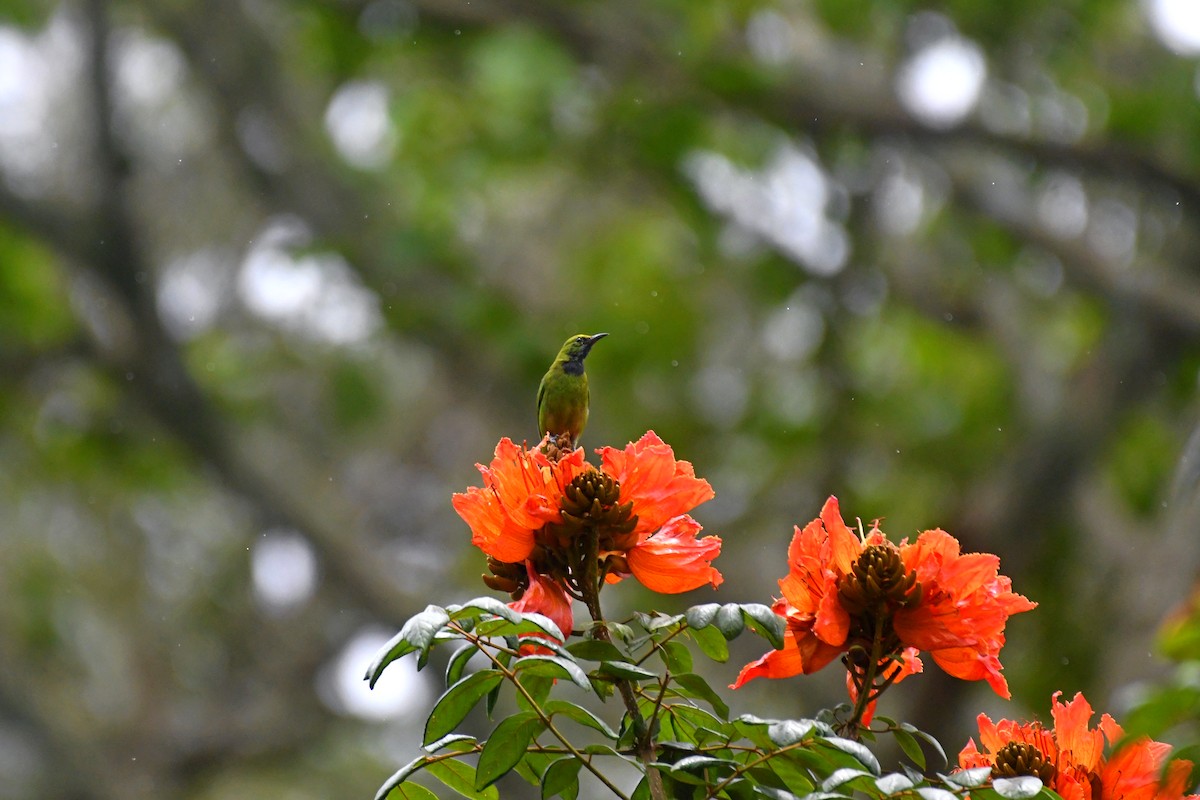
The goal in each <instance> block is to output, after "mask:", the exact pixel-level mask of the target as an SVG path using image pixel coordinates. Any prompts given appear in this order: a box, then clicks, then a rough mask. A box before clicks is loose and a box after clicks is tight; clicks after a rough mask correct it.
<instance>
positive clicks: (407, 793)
mask: <svg viewBox="0 0 1200 800" xmlns="http://www.w3.org/2000/svg"><path fill="white" fill-rule="evenodd" d="M385 797H386V798H387V800H438V796H437V795H436V794H434V793H433V792H431V791H429V790H428V789H426V788H425V787H424V786H422V785H421V784H419V783H402V784H400V785H399V786H395V787H393V788H392V789H391V790H390V791H389V792H388V793H387V794H377V795H375V800H384V798H385Z"/></svg>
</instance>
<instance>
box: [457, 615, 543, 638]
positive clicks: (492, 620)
mask: <svg viewBox="0 0 1200 800" xmlns="http://www.w3.org/2000/svg"><path fill="white" fill-rule="evenodd" d="M519 616H520V619H519V620H517V621H516V622H513V621H511V620H509V619H507V618H501V617H489V618H486V619H482V620H480V621H479V622H478V623H476V625H475V633H476V634H477V635H479V636H527V635H529V634H536V633H544V634H546V635H547V636H549V637H551V638H552V639H554V640H555V641H558V642H561V641H563V634H562V631H560V630H559V629H558V626H557V625H555V624H554V621H553V620H551V619H550V618H549V617H546V616H543V615H541V614H521V615H519Z"/></svg>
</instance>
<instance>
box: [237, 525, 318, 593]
mask: <svg viewBox="0 0 1200 800" xmlns="http://www.w3.org/2000/svg"><path fill="white" fill-rule="evenodd" d="M250 574H251V575H252V577H253V579H254V594H255V596H257V597H258V599H259V600H260V601H262V603H263V604H264V605H265V606H266V607H267V608H268V609H270V610H273V611H283V610H286V609H288V608H291V607H293V606H297V605H299V604H300V603H303V602H304V601H305V600H307V599H308V598H309V597H311V596H312V593H313V591H314V590H315V589H316V588H317V556H316V554H315V553H314V552H313V549H312V545H310V544H309V543H308V541H307V540H306V539H305V538H304V537H303V536H301V535H299V534H298V533H295V532H293V531H287V530H279V529H275V530H270V531H267V532H266V533H265V534H263V538H262V539H260V540H259V541H258V542H257V543H256V544H255V545H254V550H253V552H252V554H251V559H250Z"/></svg>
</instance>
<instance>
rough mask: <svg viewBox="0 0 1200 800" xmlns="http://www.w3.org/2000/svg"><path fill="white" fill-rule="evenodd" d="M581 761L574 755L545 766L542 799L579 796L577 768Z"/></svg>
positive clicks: (581, 763) (568, 799)
mask: <svg viewBox="0 0 1200 800" xmlns="http://www.w3.org/2000/svg"><path fill="white" fill-rule="evenodd" d="M582 766H583V762H581V761H580V760H579V759H577V758H575V757H574V756H567V757H566V758H560V759H558V760H557V761H555V762H553V763H552V764H551V765H550V766H549V767H546V771H545V773H543V774H542V800H550V798H551V797H562V798H564V799H565V800H576V798H578V797H579V768H580V767H582Z"/></svg>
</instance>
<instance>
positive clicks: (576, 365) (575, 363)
mask: <svg viewBox="0 0 1200 800" xmlns="http://www.w3.org/2000/svg"><path fill="white" fill-rule="evenodd" d="M562 368H563V372H565V373H567V374H568V375H582V374H583V359H582V358H578V359H576V358H569V359H567V360H566V361H565V362H563V366H562Z"/></svg>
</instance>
